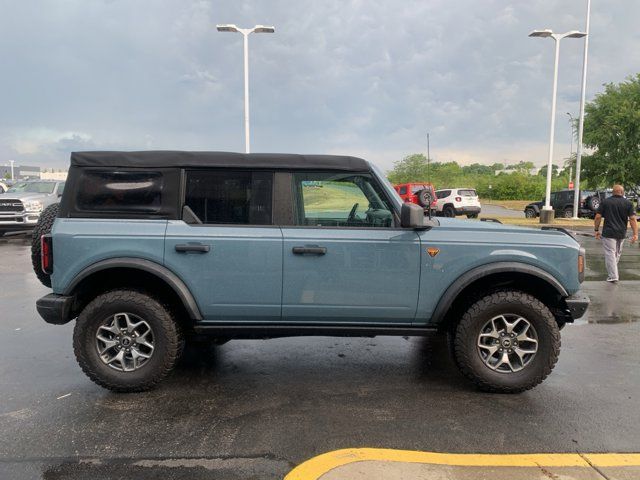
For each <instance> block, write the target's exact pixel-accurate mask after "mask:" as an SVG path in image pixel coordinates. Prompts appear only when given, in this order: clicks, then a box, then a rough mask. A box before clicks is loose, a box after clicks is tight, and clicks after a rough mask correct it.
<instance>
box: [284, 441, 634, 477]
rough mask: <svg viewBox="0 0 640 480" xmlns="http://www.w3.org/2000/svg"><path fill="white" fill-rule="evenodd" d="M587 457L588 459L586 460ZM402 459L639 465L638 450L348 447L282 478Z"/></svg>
mask: <svg viewBox="0 0 640 480" xmlns="http://www.w3.org/2000/svg"><path fill="white" fill-rule="evenodd" d="M587 460H588V461H587ZM366 461H378V462H404V463H428V464H432V465H452V466H460V467H584V468H590V467H591V466H595V467H632V466H640V454H638V453H588V454H578V453H532V454H507V455H494V454H475V453H433V452H418V451H412V450H391V449H385V448H348V449H344V450H335V451H333V452H328V453H323V454H322V455H318V456H317V457H313V458H311V459H309V460H307V461H306V462H303V463H301V464H300V465H298V466H297V467H296V468H294V469H293V470H291V472H289V474H287V476H286V477H285V480H317V479H318V478H320V477H321V476H322V475H324V474H326V473H327V472H329V471H331V470H333V469H334V468H337V467H341V466H343V465H348V464H350V463H355V462H366Z"/></svg>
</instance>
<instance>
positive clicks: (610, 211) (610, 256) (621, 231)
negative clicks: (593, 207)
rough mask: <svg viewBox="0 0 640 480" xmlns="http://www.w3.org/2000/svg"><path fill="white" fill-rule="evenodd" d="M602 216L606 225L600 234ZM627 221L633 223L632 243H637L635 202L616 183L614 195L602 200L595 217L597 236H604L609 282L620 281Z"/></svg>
mask: <svg viewBox="0 0 640 480" xmlns="http://www.w3.org/2000/svg"><path fill="white" fill-rule="evenodd" d="M602 218H604V227H603V228H602V235H600V220H601V219H602ZM627 222H628V223H630V224H631V229H632V230H633V236H632V237H631V243H635V242H636V241H637V240H638V222H637V221H636V212H635V210H634V209H633V204H632V203H631V202H630V201H629V200H627V199H626V198H624V188H622V185H614V186H613V196H611V197H609V198H606V199H605V200H603V201H602V203H601V204H600V207H599V208H598V211H597V212H596V217H595V219H594V227H595V230H596V238H597V239H600V238H602V247H603V248H604V263H605V265H606V267H607V274H608V276H607V282H617V281H618V278H619V277H618V262H619V261H620V255H621V254H622V246H623V244H624V239H625V237H626V235H627Z"/></svg>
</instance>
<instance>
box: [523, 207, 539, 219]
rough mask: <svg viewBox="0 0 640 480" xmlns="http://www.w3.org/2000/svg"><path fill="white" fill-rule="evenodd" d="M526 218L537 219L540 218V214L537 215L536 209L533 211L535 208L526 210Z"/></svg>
mask: <svg viewBox="0 0 640 480" xmlns="http://www.w3.org/2000/svg"><path fill="white" fill-rule="evenodd" d="M524 216H525V218H536V217H537V216H538V214H537V213H536V211H535V209H533V208H525V209H524Z"/></svg>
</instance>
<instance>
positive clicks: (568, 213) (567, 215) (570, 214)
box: [563, 207, 573, 218]
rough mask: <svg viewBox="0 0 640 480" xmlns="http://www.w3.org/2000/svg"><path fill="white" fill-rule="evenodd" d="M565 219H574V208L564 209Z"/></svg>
mask: <svg viewBox="0 0 640 480" xmlns="http://www.w3.org/2000/svg"><path fill="white" fill-rule="evenodd" d="M563 214H564V218H573V208H572V207H567V208H565V209H564V212H563Z"/></svg>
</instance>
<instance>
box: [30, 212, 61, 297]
mask: <svg viewBox="0 0 640 480" xmlns="http://www.w3.org/2000/svg"><path fill="white" fill-rule="evenodd" d="M59 208H60V204H59V203H54V204H53V205H49V206H48V207H47V208H45V209H44V210H43V211H42V213H41V214H40V218H39V219H38V223H36V226H35V228H34V229H33V234H32V236H31V264H32V265H33V271H34V272H35V274H36V277H38V280H40V281H41V282H42V284H43V285H44V286H45V287H51V277H50V275H49V274H47V273H44V272H43V271H42V263H41V258H40V253H41V251H40V248H41V247H40V237H42V235H46V234H48V233H51V228H52V227H53V222H54V221H55V219H56V217H57V216H58V209H59Z"/></svg>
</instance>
